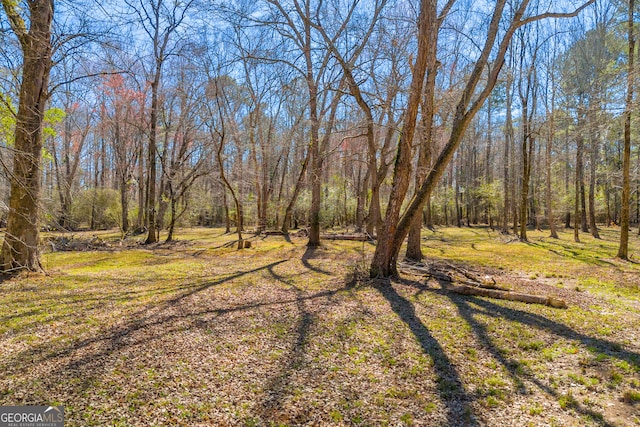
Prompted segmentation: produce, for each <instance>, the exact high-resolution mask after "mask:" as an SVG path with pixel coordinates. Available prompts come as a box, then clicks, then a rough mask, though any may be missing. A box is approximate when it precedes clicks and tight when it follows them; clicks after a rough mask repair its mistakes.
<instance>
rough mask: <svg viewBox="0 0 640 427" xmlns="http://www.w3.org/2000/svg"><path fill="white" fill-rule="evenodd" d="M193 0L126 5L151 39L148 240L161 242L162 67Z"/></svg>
mask: <svg viewBox="0 0 640 427" xmlns="http://www.w3.org/2000/svg"><path fill="white" fill-rule="evenodd" d="M193 3H194V0H189V1H186V2H179V1H174V2H170V1H167V0H125V4H126V5H127V7H128V8H129V9H130V10H131V11H132V12H133V13H134V14H135V16H136V17H137V22H138V23H139V24H140V25H141V26H142V29H143V30H144V33H145V34H146V35H147V36H148V37H149V41H150V42H151V58H152V64H151V70H150V79H149V80H150V90H151V106H150V109H149V140H148V145H147V171H148V173H147V187H146V213H147V220H148V223H149V232H148V234H147V239H146V241H145V243H147V244H149V243H155V242H157V241H158V233H159V230H158V227H157V226H158V224H157V218H156V185H157V170H156V169H157V167H156V158H157V150H158V149H157V138H158V112H159V90H160V83H161V79H162V72H163V67H164V65H165V63H166V61H167V59H168V58H169V57H171V56H172V55H175V54H177V53H178V49H179V44H178V43H175V41H174V40H172V38H174V37H175V36H176V34H177V33H178V31H179V29H180V27H181V25H182V23H183V22H184V20H185V18H186V16H187V12H188V11H189V9H190V7H191V5H192V4H193Z"/></svg>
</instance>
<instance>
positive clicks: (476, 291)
mask: <svg viewBox="0 0 640 427" xmlns="http://www.w3.org/2000/svg"><path fill="white" fill-rule="evenodd" d="M400 266H401V267H402V268H404V269H407V270H411V271H414V272H419V273H422V274H424V275H426V276H429V277H433V278H434V279H436V280H437V281H438V282H439V283H440V285H441V286H442V289H444V290H446V291H448V292H453V293H456V294H461V295H473V296H480V297H489V298H496V299H504V300H509V301H520V302H525V303H529V304H542V305H548V306H550V307H554V308H567V303H566V302H565V301H564V300H562V299H560V298H555V297H551V296H548V297H547V296H540V295H532V294H523V293H520V292H512V291H510V290H509V289H505V288H502V287H500V286H498V285H497V284H496V282H495V280H493V279H492V282H493V283H490V282H489V281H488V280H487V279H485V280H482V281H481V280H478V279H476V278H475V277H474V276H472V275H471V274H469V273H467V272H466V271H463V270H461V269H459V268H457V267H454V266H449V265H447V267H451V270H453V271H457V272H458V273H460V274H462V275H464V277H466V278H467V279H470V280H464V279H460V278H455V277H454V276H453V275H452V274H450V273H449V272H448V271H442V270H441V269H438V268H435V267H424V266H422V265H419V264H406V263H400Z"/></svg>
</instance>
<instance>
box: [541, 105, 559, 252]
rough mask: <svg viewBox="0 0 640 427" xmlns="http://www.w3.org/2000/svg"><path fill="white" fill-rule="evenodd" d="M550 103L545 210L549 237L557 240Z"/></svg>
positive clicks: (545, 158)
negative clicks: (552, 180)
mask: <svg viewBox="0 0 640 427" xmlns="http://www.w3.org/2000/svg"><path fill="white" fill-rule="evenodd" d="M553 96H555V93H554V95H552V102H551V115H550V117H549V130H548V133H547V145H546V147H545V156H544V166H545V180H546V185H545V200H546V202H545V208H546V214H547V222H548V223H549V232H550V237H552V238H554V239H557V238H558V231H557V230H556V223H555V219H554V217H553V203H552V200H553V198H552V193H551V152H552V149H553V137H554V134H555V115H554V111H553V109H554V103H553Z"/></svg>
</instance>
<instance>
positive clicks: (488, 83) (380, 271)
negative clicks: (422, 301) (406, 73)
mask: <svg viewBox="0 0 640 427" xmlns="http://www.w3.org/2000/svg"><path fill="white" fill-rule="evenodd" d="M594 1H595V0H589V1H588V2H586V3H585V4H583V5H582V6H580V7H579V8H577V9H576V10H574V11H573V12H568V13H551V12H545V13H542V14H539V15H531V16H528V17H525V13H526V12H527V7H528V5H529V1H528V0H525V1H523V2H521V3H520V5H519V6H518V7H517V8H516V9H515V11H514V12H513V15H512V16H511V17H510V18H508V25H507V29H506V31H504V32H500V31H499V30H500V27H501V23H502V21H504V20H505V17H503V12H504V8H505V5H506V0H498V1H497V2H496V4H495V6H494V9H493V12H492V15H491V20H490V22H489V25H488V27H487V33H486V40H485V43H484V46H483V47H482V49H481V52H480V54H479V55H478V57H477V60H476V61H475V63H474V64H473V66H472V71H471V73H470V75H469V78H468V80H467V82H466V84H465V87H464V90H463V91H462V93H461V95H460V97H459V98H458V102H457V106H456V113H455V116H454V118H453V123H452V126H451V128H452V131H451V134H450V136H449V139H448V141H447V143H446V144H445V147H444V148H443V150H442V151H441V153H440V155H439V157H438V159H437V160H436V162H435V164H434V167H433V168H432V169H431V171H430V173H429V174H428V175H427V178H426V179H425V180H424V181H423V183H422V185H421V187H420V189H419V190H418V191H417V192H416V194H415V196H414V197H413V198H412V200H411V202H410V203H409V206H408V207H407V209H406V211H405V213H404V214H403V215H402V217H400V210H401V206H402V203H403V202H404V198H405V196H406V192H407V189H408V181H409V176H408V175H407V174H408V173H409V172H410V170H411V167H410V150H411V143H412V139H413V130H414V129H415V119H416V115H417V104H418V102H419V96H420V94H421V90H422V81H423V79H424V74H425V73H424V70H425V69H426V62H427V58H428V56H429V55H436V52H428V51H427V46H428V37H429V36H428V34H429V33H428V28H429V20H431V19H437V18H436V13H435V7H436V5H435V4H434V3H435V2H432V1H431V0H422V2H421V11H420V18H419V20H418V53H417V59H416V65H415V68H414V73H413V79H412V82H411V86H410V89H409V97H408V101H407V109H406V111H405V117H404V118H405V121H404V128H403V133H402V135H401V137H400V142H399V143H398V153H397V156H396V164H395V168H394V177H393V184H392V192H391V196H390V198H389V203H388V205H387V213H386V216H385V221H384V227H383V233H381V234H382V236H380V239H379V240H378V246H376V251H375V253H374V256H373V260H372V262H371V268H370V274H371V276H372V277H378V276H383V277H388V276H394V275H397V259H398V254H399V252H400V247H401V245H402V243H403V241H404V239H405V237H406V235H407V233H408V231H409V226H410V225H411V223H412V222H413V221H414V219H415V216H416V215H419V213H420V212H421V211H422V207H423V204H424V202H425V201H426V199H427V196H428V195H430V194H431V192H432V191H433V189H434V188H435V186H436V185H437V183H438V180H439V179H440V177H441V176H442V175H443V173H444V171H445V170H446V168H447V166H448V164H449V162H450V161H451V159H452V158H453V155H454V153H455V152H456V150H457V148H458V146H459V145H460V142H461V141H462V137H463V136H464V134H465V131H466V129H467V127H468V126H469V124H470V122H471V120H472V119H473V117H474V116H475V115H476V114H477V112H478V111H479V110H480V108H481V106H482V104H483V103H484V101H485V100H486V99H487V97H488V96H489V94H490V93H491V91H492V90H493V88H494V87H495V84H496V82H497V79H498V75H499V74H500V70H501V67H502V64H503V63H504V57H505V54H506V51H507V48H508V46H509V43H510V41H511V38H512V37H513V34H514V33H515V31H516V30H517V29H518V28H520V27H522V26H524V25H527V24H529V23H531V22H535V21H539V20H542V19H545V18H553V17H555V18H561V17H572V16H576V15H577V14H578V13H579V12H580V11H581V10H583V9H584V8H585V7H587V6H588V5H590V4H592V3H593V2H594ZM499 36H501V37H499ZM498 40H499V42H497V41H498ZM496 42H497V45H496ZM494 51H495V59H494V61H491V63H493V64H494V65H493V66H492V67H490V71H489V77H488V78H487V79H486V80H485V81H484V86H483V87H481V88H480V89H479V90H478V85H479V83H480V81H481V80H482V76H483V74H484V72H485V69H486V68H487V67H488V66H489V64H490V61H489V59H490V56H491V54H492V52H494ZM416 90H418V93H417V94H416V93H415V91H416ZM474 95H475V96H474Z"/></svg>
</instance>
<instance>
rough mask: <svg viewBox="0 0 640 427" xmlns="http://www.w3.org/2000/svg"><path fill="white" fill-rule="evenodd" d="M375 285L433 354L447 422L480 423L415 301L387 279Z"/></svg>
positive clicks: (451, 424)
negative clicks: (414, 304) (401, 293)
mask: <svg viewBox="0 0 640 427" xmlns="http://www.w3.org/2000/svg"><path fill="white" fill-rule="evenodd" d="M374 287H375V289H376V290H377V291H378V292H380V294H381V295H382V296H383V297H384V298H385V299H386V300H387V301H388V302H389V305H390V306H391V309H392V310H393V312H394V313H396V314H397V315H398V317H399V318H400V319H401V320H402V321H403V322H404V323H405V324H406V325H407V327H408V328H409V330H410V331H411V333H412V334H413V335H414V337H415V338H416V339H417V340H418V342H419V343H420V346H421V347H422V350H423V351H424V352H425V353H426V354H427V355H429V357H431V360H432V361H433V367H434V370H435V373H436V375H437V386H438V394H439V395H440V398H441V399H442V402H443V403H444V405H445V406H446V410H447V425H449V426H457V425H465V426H477V425H478V422H477V421H476V417H475V416H474V414H473V412H472V411H471V407H470V406H469V403H470V402H471V396H469V395H468V394H467V392H466V390H465V389H464V384H463V383H462V380H461V378H460V374H459V373H458V371H457V370H456V367H455V366H454V364H453V363H452V362H451V360H450V359H449V357H448V356H447V354H446V353H445V351H444V349H443V348H442V346H441V345H440V343H439V342H438V340H436V339H435V338H434V337H433V335H432V334H431V333H430V332H429V330H428V329H427V327H426V326H425V325H424V323H422V321H421V320H420V318H419V317H418V316H417V315H416V311H415V307H414V306H413V304H412V303H411V302H410V301H409V300H407V299H406V298H404V297H403V296H402V295H400V294H399V293H398V292H397V291H396V290H395V289H394V288H393V285H392V284H391V282H390V281H388V280H377V281H376V282H375V284H374Z"/></svg>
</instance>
